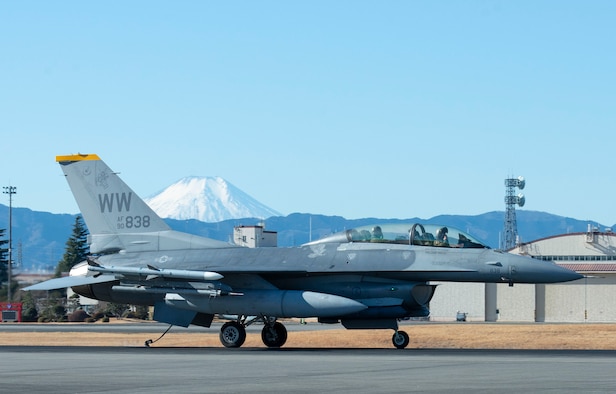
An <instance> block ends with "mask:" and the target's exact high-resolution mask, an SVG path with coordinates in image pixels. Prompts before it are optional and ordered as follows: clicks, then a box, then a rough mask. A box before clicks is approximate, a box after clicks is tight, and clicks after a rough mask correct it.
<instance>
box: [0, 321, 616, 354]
mask: <svg viewBox="0 0 616 394" xmlns="http://www.w3.org/2000/svg"><path fill="white" fill-rule="evenodd" d="M401 329H403V330H405V331H406V332H407V333H408V334H409V335H410V337H411V343H410V345H409V348H435V349H589V350H598V349H602V350H616V324H595V323H593V324H549V323H535V324H503V323H492V324H490V323H480V324H479V323H454V324H443V323H435V324H431V323H423V324H417V325H415V324H413V325H404V326H403V327H401ZM392 334H393V331H391V330H343V329H328V330H315V331H290V332H289V338H288V340H287V343H286V345H285V347H291V348H386V349H390V348H392V347H393V345H392V343H391V336H392ZM157 337H158V335H156V334H152V333H117V332H114V333H100V332H96V333H76V332H0V346H121V347H142V346H144V341H145V340H147V339H150V338H152V339H156V338H157ZM151 346H152V347H222V345H221V344H220V341H219V339H218V330H217V329H204V330H203V332H198V333H195V332H190V333H177V332H176V333H174V332H173V331H171V332H170V333H169V334H167V335H166V336H165V337H163V339H161V340H160V341H158V342H156V343H154V344H152V345H151ZM244 347H265V345H263V343H262V342H261V336H260V334H259V333H252V332H251V333H248V336H247V338H246V342H245V344H244Z"/></svg>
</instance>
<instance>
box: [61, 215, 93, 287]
mask: <svg viewBox="0 0 616 394" xmlns="http://www.w3.org/2000/svg"><path fill="white" fill-rule="evenodd" d="M89 253H90V247H89V245H88V230H87V228H86V226H85V224H84V223H83V219H82V218H81V216H79V215H78V216H77V217H76V218H75V224H74V226H73V233H72V234H71V236H70V237H69V239H68V241H66V251H65V252H64V256H62V260H60V261H59V262H58V265H57V266H56V272H55V276H56V277H57V278H59V277H60V276H62V273H63V272H68V271H70V270H71V268H73V267H74V266H75V265H76V264H78V263H81V262H82V261H84V260H85V259H86V257H87V256H88V254H89Z"/></svg>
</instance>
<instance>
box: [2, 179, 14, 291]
mask: <svg viewBox="0 0 616 394" xmlns="http://www.w3.org/2000/svg"><path fill="white" fill-rule="evenodd" d="M2 188H3V189H4V191H3V192H2V193H4V194H8V195H9V263H8V271H7V274H8V277H9V288H8V290H7V293H6V298H7V301H8V302H9V303H10V302H11V275H13V274H12V272H11V266H12V265H13V194H16V193H17V188H16V187H15V186H3V187H2Z"/></svg>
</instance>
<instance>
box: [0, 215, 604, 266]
mask: <svg viewBox="0 0 616 394" xmlns="http://www.w3.org/2000/svg"><path fill="white" fill-rule="evenodd" d="M516 213H517V223H518V233H519V235H520V237H521V240H522V241H525V242H528V241H532V240H535V239H539V238H544V237H548V236H552V235H558V234H564V233H572V232H585V231H586V230H587V228H588V224H589V223H590V224H592V225H593V226H595V225H598V226H599V227H600V228H605V227H607V226H604V225H601V224H597V223H596V222H589V221H587V220H577V219H572V218H566V217H562V216H557V215H552V214H549V213H545V212H537V211H523V210H519V211H517V212H516ZM504 215H505V213H504V212H498V211H497V212H488V213H484V214H481V215H475V216H463V215H440V216H435V217H433V218H430V219H418V218H408V219H378V218H365V219H354V220H348V219H345V218H343V217H340V216H324V215H313V214H307V213H294V214H291V215H288V216H272V217H270V218H269V219H267V220H265V226H266V228H267V229H268V230H271V231H277V232H278V246H279V247H288V246H298V245H301V244H303V243H306V242H309V241H310V240H311V239H312V240H315V239H318V238H321V237H323V236H325V235H328V234H331V233H333V232H336V231H341V230H345V229H349V228H353V227H358V226H363V225H369V224H373V223H401V222H406V223H408V222H419V223H433V224H444V225H449V226H452V227H457V228H459V229H461V230H464V231H467V232H468V233H470V234H472V235H473V236H475V237H476V238H477V239H479V240H481V241H482V242H484V243H486V244H487V245H489V246H490V247H493V248H498V246H499V239H500V237H501V236H502V235H501V234H502V232H503V221H504ZM75 216H76V215H68V214H52V213H48V212H37V211H32V210H30V209H27V208H13V259H14V261H15V262H16V263H19V262H21V264H22V266H21V267H20V268H21V269H23V270H27V271H53V270H54V269H55V267H56V265H57V263H58V261H59V260H60V259H61V258H62V255H63V254H64V250H65V244H66V241H67V240H68V238H69V236H70V235H71V232H72V230H73V225H74V223H75ZM262 220H263V219H261V218H258V217H257V218H243V219H230V220H223V221H219V222H215V223H207V222H202V221H198V220H194V219H189V220H177V219H166V222H167V223H168V224H169V225H170V226H171V227H172V228H173V229H174V230H178V231H184V232H188V233H191V234H195V235H200V236H204V237H209V238H214V239H218V240H222V241H230V240H231V238H232V234H233V227H234V226H238V225H255V224H258V223H260V222H261V221H262ZM0 228H8V207H7V206H5V205H2V204H0ZM7 233H8V231H7Z"/></svg>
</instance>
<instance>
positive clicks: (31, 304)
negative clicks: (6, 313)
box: [21, 291, 38, 322]
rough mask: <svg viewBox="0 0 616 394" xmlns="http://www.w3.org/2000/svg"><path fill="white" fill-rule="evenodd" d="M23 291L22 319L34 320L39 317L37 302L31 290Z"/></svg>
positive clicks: (26, 320) (25, 320)
mask: <svg viewBox="0 0 616 394" xmlns="http://www.w3.org/2000/svg"><path fill="white" fill-rule="evenodd" d="M23 293H25V294H24V296H23V299H22V302H23V306H22V312H21V321H23V322H33V321H36V320H37V319H38V310H37V309H36V302H35V301H34V296H33V295H32V292H31V291H24V292H23Z"/></svg>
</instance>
